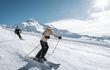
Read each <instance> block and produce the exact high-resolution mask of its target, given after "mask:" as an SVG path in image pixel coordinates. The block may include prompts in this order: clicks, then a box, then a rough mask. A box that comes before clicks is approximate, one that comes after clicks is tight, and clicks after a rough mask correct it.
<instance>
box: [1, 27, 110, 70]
mask: <svg viewBox="0 0 110 70" xmlns="http://www.w3.org/2000/svg"><path fill="white" fill-rule="evenodd" d="M21 35H22V37H23V39H24V40H19V39H18V37H17V36H16V35H15V34H14V33H13V31H10V30H5V29H3V28H2V27H0V70H56V69H54V68H53V67H52V68H50V67H48V65H43V64H40V63H38V62H34V61H32V60H29V59H26V58H25V56H26V55H27V54H28V53H29V52H31V51H32V50H33V49H34V48H35V47H37V45H39V40H40V38H41V36H35V35H28V34H21ZM66 39H68V38H66ZM71 39H72V40H71ZM71 39H68V40H65V39H64V38H63V39H62V40H60V42H59V43H58V45H57V48H56V50H55V52H54V53H52V51H53V50H54V48H55V45H56V44H57V41H58V39H57V38H56V39H55V38H51V39H49V41H48V44H49V50H48V53H47V54H46V58H47V60H48V61H50V62H53V63H54V64H60V65H59V67H58V69H57V70H110V43H104V42H100V41H98V42H96V41H92V40H84V39H79V38H77V39H76V38H74V39H73V38H71ZM39 50H40V46H39V47H38V48H37V49H36V50H35V51H34V52H32V53H31V54H30V55H29V56H28V57H34V56H35V55H36V54H37V52H38V51H39Z"/></svg>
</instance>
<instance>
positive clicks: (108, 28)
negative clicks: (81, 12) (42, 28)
mask: <svg viewBox="0 0 110 70" xmlns="http://www.w3.org/2000/svg"><path fill="white" fill-rule="evenodd" d="M90 15H91V16H90V17H92V18H93V19H89V20H80V19H70V20H59V21H54V22H50V23H48V24H52V25H53V26H54V27H56V28H58V29H66V30H69V31H71V32H74V33H80V34H89V35H110V21H109V20H110V10H107V11H104V12H94V13H90Z"/></svg>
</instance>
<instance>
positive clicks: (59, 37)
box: [51, 31, 62, 39]
mask: <svg viewBox="0 0 110 70" xmlns="http://www.w3.org/2000/svg"><path fill="white" fill-rule="evenodd" d="M51 35H53V36H54V37H58V39H62V37H61V36H59V35H57V34H56V33H55V32H53V31H52V32H51Z"/></svg>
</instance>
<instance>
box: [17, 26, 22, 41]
mask: <svg viewBox="0 0 110 70" xmlns="http://www.w3.org/2000/svg"><path fill="white" fill-rule="evenodd" d="M21 32H22V31H21V29H19V27H18V26H17V27H16V29H15V34H17V35H18V37H19V39H21V40H23V39H22V37H21V35H20V33H21Z"/></svg>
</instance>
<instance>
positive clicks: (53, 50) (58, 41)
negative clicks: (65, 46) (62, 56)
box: [52, 39, 60, 53]
mask: <svg viewBox="0 0 110 70" xmlns="http://www.w3.org/2000/svg"><path fill="white" fill-rule="evenodd" d="M59 41H60V39H59V40H58V42H57V44H56V46H55V49H54V50H53V52H52V53H54V52H55V50H56V48H57V46H58V43H59Z"/></svg>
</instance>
